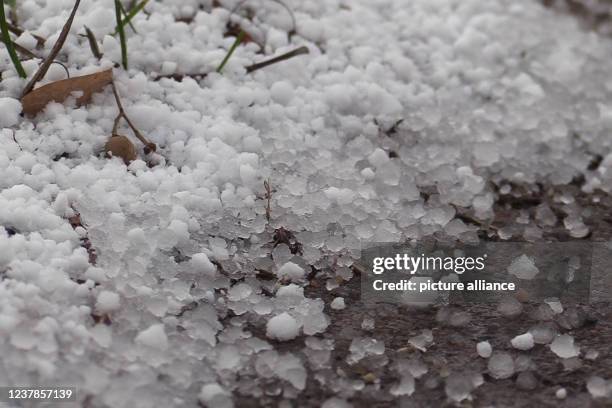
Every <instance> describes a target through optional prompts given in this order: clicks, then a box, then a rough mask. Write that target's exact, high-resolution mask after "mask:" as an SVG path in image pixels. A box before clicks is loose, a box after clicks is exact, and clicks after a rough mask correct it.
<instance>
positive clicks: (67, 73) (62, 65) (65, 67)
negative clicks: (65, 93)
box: [53, 61, 70, 78]
mask: <svg viewBox="0 0 612 408" xmlns="http://www.w3.org/2000/svg"><path fill="white" fill-rule="evenodd" d="M53 64H57V65H60V66H61V67H62V68H64V71H66V78H70V71H68V67H67V66H66V65H64V64H63V63H61V62H59V61H53Z"/></svg>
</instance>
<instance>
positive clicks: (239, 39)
mask: <svg viewBox="0 0 612 408" xmlns="http://www.w3.org/2000/svg"><path fill="white" fill-rule="evenodd" d="M245 35H246V33H245V32H244V31H242V30H240V32H239V33H238V37H236V41H234V44H232V47H231V48H230V49H229V51H228V52H227V54H226V55H225V58H223V61H222V62H221V65H219V67H218V68H217V72H218V73H221V71H223V68H225V64H227V61H229V59H230V58H231V57H232V54H233V53H234V51H236V48H237V47H238V46H239V45H240V43H241V42H242V40H244V36H245Z"/></svg>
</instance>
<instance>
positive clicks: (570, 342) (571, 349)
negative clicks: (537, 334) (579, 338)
mask: <svg viewBox="0 0 612 408" xmlns="http://www.w3.org/2000/svg"><path fill="white" fill-rule="evenodd" d="M549 347H550V350H551V351H552V352H553V353H555V354H556V355H557V356H559V357H561V358H572V357H576V356H578V355H579V354H580V347H578V346H576V345H575V344H574V338H573V337H572V336H570V335H569V334H562V335H559V336H557V337H555V339H554V340H553V342H552V343H550V346H549Z"/></svg>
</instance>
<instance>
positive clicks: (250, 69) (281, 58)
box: [153, 46, 310, 82]
mask: <svg viewBox="0 0 612 408" xmlns="http://www.w3.org/2000/svg"><path fill="white" fill-rule="evenodd" d="M309 52H310V51H309V50H308V47H306V46H303V47H300V48H296V49H295V50H293V51H289V52H288V53H286V54H282V55H279V56H278V57H274V58H270V59H269V60H266V61H262V62H258V63H256V64H253V65H249V66H247V67H246V71H247V73H251V72H253V71H257V70H258V69H261V68H265V67H267V66H269V65H273V64H276V63H278V62H281V61H285V60H288V59H290V58H293V57H296V56H298V55H303V54H308V53H309ZM217 72H218V71H217ZM207 75H208V72H202V73H188V74H177V73H175V74H169V75H158V76H156V77H155V78H154V79H153V80H154V81H159V80H160V79H162V78H171V79H174V80H175V81H179V82H180V81H182V80H183V78H185V77H187V78H194V79H202V78H206V76H207Z"/></svg>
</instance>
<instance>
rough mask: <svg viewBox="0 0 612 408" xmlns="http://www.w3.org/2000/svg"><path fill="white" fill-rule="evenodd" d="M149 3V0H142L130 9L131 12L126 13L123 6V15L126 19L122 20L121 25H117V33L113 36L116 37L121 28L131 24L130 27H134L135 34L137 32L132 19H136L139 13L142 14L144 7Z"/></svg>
mask: <svg viewBox="0 0 612 408" xmlns="http://www.w3.org/2000/svg"><path fill="white" fill-rule="evenodd" d="M148 2H149V0H142V1H141V2H140V3H138V4H137V5H136V6H135V7H133V8H132V9H130V11H129V12H126V11H125V9H123V6H121V9H122V10H123V13H124V14H125V18H124V19H123V20H121V23H120V24H117V27H115V32H114V33H113V35H115V34H117V33H118V32H119V26H123V27H125V26H126V25H127V24H129V25H130V27H132V30H134V32H136V29H135V28H134V26H133V25H132V19H133V18H134V17H136V15H137V14H138V13H140V12H141V11H142V10H143V9H144V7H145V6H146V5H147V3H148Z"/></svg>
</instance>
